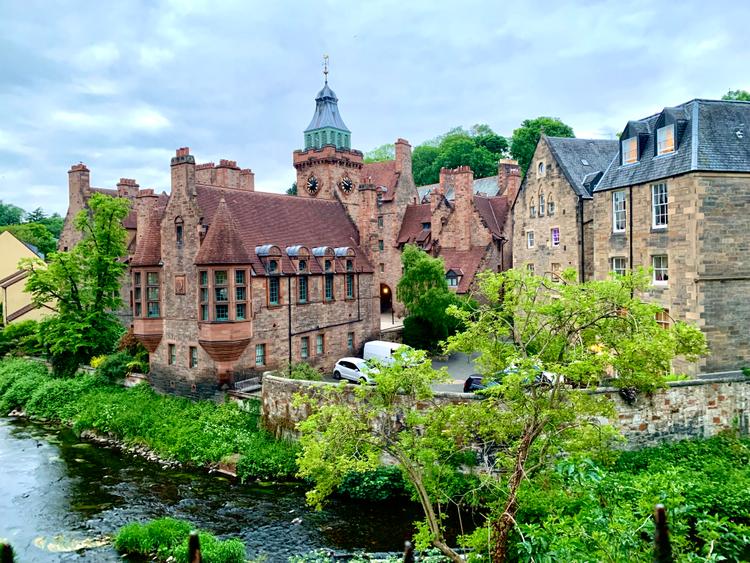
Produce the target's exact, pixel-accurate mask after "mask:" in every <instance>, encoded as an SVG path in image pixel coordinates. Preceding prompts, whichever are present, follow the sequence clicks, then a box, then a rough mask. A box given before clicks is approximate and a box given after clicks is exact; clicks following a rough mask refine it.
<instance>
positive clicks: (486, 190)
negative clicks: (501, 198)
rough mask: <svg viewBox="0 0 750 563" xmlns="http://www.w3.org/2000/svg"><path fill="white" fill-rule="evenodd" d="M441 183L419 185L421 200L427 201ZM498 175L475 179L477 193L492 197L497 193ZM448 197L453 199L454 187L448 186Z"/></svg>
mask: <svg viewBox="0 0 750 563" xmlns="http://www.w3.org/2000/svg"><path fill="white" fill-rule="evenodd" d="M439 186H440V184H439V183H438V184H429V185H427V186H419V187H418V188H417V193H418V194H419V201H426V200H427V198H428V197H429V195H430V193H432V190H434V189H435V188H437V187H439ZM497 190H498V187H497V176H489V177H487V178H476V179H475V180H474V187H473V191H474V193H475V194H482V195H485V196H487V197H492V196H496V195H497ZM445 197H446V199H448V200H449V201H453V198H454V194H453V188H448V191H447V192H446V194H445Z"/></svg>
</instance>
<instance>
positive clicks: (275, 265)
mask: <svg viewBox="0 0 750 563" xmlns="http://www.w3.org/2000/svg"><path fill="white" fill-rule="evenodd" d="M278 270H279V261H278V260H269V261H268V265H267V266H266V271H267V272H268V273H269V274H275V273H276V272H278Z"/></svg>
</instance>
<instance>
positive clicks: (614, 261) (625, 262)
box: [609, 256, 628, 276]
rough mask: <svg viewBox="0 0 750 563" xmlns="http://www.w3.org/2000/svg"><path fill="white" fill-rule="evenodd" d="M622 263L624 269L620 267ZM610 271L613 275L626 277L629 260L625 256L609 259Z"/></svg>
mask: <svg viewBox="0 0 750 563" xmlns="http://www.w3.org/2000/svg"><path fill="white" fill-rule="evenodd" d="M620 263H621V264H622V268H619V267H618V265H619V264H620ZM609 269H610V271H611V272H612V273H613V274H618V275H620V276H624V275H625V273H626V272H627V271H628V259H627V258H625V256H613V257H612V258H610V259H609Z"/></svg>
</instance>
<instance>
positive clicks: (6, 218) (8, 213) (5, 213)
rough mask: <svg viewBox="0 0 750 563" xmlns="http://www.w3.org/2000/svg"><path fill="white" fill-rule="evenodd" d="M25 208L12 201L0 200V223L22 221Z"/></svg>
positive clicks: (12, 223)
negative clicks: (4, 201)
mask: <svg viewBox="0 0 750 563" xmlns="http://www.w3.org/2000/svg"><path fill="white" fill-rule="evenodd" d="M23 213H24V211H23V209H21V208H20V207H18V206H16V205H13V204H12V203H3V202H2V200H0V225H15V224H16V223H20V222H21V217H23Z"/></svg>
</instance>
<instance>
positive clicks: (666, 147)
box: [656, 123, 675, 156]
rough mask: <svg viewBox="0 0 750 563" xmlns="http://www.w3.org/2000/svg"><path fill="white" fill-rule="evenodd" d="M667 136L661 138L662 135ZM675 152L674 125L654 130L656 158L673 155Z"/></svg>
mask: <svg viewBox="0 0 750 563" xmlns="http://www.w3.org/2000/svg"><path fill="white" fill-rule="evenodd" d="M667 133H669V135H667V137H666V138H662V135H665V134H667ZM674 152H675V138H674V123H670V124H669V125H665V126H664V127H659V128H658V129H657V130H656V156H665V155H668V154H674Z"/></svg>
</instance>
